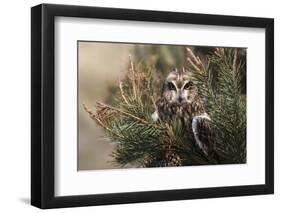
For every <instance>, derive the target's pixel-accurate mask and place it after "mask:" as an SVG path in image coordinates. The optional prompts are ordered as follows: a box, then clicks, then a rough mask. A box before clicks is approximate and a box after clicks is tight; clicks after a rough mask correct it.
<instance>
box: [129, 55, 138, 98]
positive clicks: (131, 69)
mask: <svg viewBox="0 0 281 213" xmlns="http://www.w3.org/2000/svg"><path fill="white" fill-rule="evenodd" d="M129 60H130V71H131V72H132V86H133V93H134V98H136V97H137V91H136V81H135V68H134V63H133V61H132V57H131V55H129Z"/></svg>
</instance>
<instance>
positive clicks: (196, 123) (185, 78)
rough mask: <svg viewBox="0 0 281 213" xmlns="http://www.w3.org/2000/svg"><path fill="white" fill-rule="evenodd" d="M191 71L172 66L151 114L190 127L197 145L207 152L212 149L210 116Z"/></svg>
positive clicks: (168, 121)
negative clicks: (154, 109)
mask: <svg viewBox="0 0 281 213" xmlns="http://www.w3.org/2000/svg"><path fill="white" fill-rule="evenodd" d="M197 91H198V90H197V87H196V85H195V84H194V82H193V78H192V75H191V73H190V72H188V71H187V70H185V69H184V68H183V70H182V71H180V72H178V71H177V70H176V69H174V70H172V71H171V72H170V73H169V74H168V76H167V78H166V79H165V82H164V84H163V87H162V91H161V97H160V98H159V100H157V102H156V107H157V110H156V111H155V112H154V113H153V114H152V118H153V120H154V121H157V120H159V119H160V120H161V121H165V122H167V123H168V124H169V123H171V122H172V121H175V120H176V121H180V122H181V123H182V124H183V128H191V129H192V132H193V138H194V141H195V143H196V145H197V146H198V147H199V149H201V150H202V151H203V153H204V154H205V155H206V156H210V155H212V153H213V150H214V141H213V133H212V129H211V128H210V124H209V122H210V120H211V119H210V117H209V116H208V114H207V113H206V111H205V109H204V104H203V102H202V100H201V98H200V96H199V94H198V92H197Z"/></svg>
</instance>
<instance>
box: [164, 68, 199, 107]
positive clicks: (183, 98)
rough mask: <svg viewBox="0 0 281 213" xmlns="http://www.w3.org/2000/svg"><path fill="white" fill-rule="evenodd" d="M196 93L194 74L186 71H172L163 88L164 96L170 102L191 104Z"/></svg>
mask: <svg viewBox="0 0 281 213" xmlns="http://www.w3.org/2000/svg"><path fill="white" fill-rule="evenodd" d="M196 94H197V92H196V87H195V86H194V85H193V82H192V76H191V75H190V74H189V73H186V72H184V73H178V72H174V71H172V72H170V73H169V75H168V76H167V78H166V81H165V83H164V87H163V90H162V97H163V98H165V99H166V101H168V102H169V103H170V104H172V103H173V104H179V105H181V104H186V103H187V104H190V103H192V102H193V101H194V98H195V96H196Z"/></svg>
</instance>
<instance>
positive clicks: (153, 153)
mask: <svg viewBox="0 0 281 213" xmlns="http://www.w3.org/2000/svg"><path fill="white" fill-rule="evenodd" d="M246 73H247V48H246V47H223V46H196V45H192V44H190V45H172V44H145V43H120V42H101V41H98V42H97V41H85V40H78V41H77V76H78V89H77V99H78V100H77V108H78V112H77V113H78V115H77V116H78V124H77V128H78V129H77V132H78V139H77V143H78V144H77V146H78V153H77V154H78V155H77V165H78V168H77V170H78V171H85V170H101V169H121V168H123V169H124V168H152V167H177V166H198V165H224V164H246V163H247V140H246V136H247V134H246V133H247V131H246V129H247V119H246V118H247V110H246V109H247V91H246V78H247V74H246Z"/></svg>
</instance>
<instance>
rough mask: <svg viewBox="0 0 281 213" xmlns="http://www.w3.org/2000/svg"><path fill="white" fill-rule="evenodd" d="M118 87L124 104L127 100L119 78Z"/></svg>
mask: <svg viewBox="0 0 281 213" xmlns="http://www.w3.org/2000/svg"><path fill="white" fill-rule="evenodd" d="M119 89H120V92H121V96H122V98H123V100H124V101H125V103H126V104H129V102H128V100H127V98H126V96H125V93H124V90H123V82H122V81H121V80H120V79H119Z"/></svg>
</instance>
